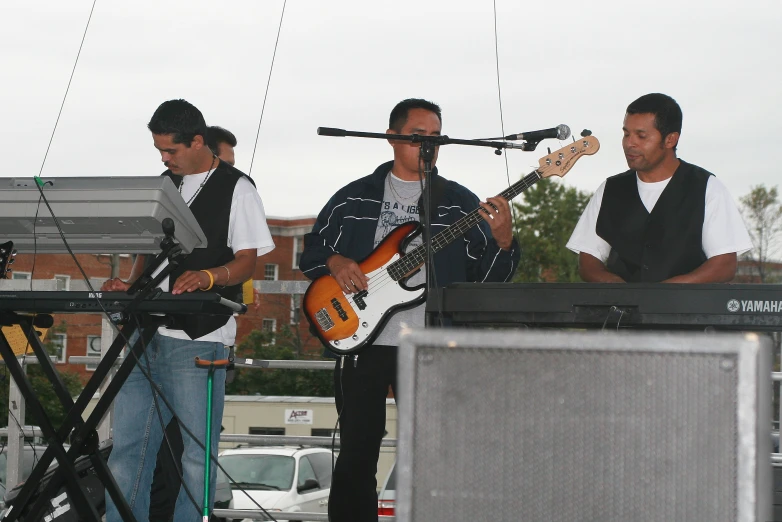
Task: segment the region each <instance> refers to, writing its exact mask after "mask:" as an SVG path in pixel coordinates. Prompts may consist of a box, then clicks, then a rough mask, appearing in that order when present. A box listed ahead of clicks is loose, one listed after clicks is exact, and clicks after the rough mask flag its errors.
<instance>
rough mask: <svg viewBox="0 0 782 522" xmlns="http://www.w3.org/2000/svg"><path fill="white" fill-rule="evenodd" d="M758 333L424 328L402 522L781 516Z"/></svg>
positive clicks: (413, 388)
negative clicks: (774, 496)
mask: <svg viewBox="0 0 782 522" xmlns="http://www.w3.org/2000/svg"><path fill="white" fill-rule="evenodd" d="M770 361H771V350H770V345H769V343H768V340H767V339H765V338H762V337H759V336H758V335H756V334H706V333H702V334H692V333H689V334H686V333H660V332H656V333H650V332H627V333H617V332H610V333H603V332H565V331H542V330H526V331H487V330H480V331H476V330H472V331H470V330H427V331H424V330H418V331H408V332H405V333H403V335H402V342H401V345H400V350H399V393H398V397H397V401H398V404H399V449H398V452H399V453H398V461H397V473H398V490H397V500H398V506H397V517H398V518H397V520H400V521H402V522H413V521H414V522H434V521H444V522H445V521H448V522H455V521H456V522H458V521H470V522H474V521H534V522H537V521H546V522H550V521H562V522H572V521H586V520H590V521H591V520H596V521H617V522H619V521H621V522H628V521H665V522H670V521H679V520H681V521H708V522H718V521H765V520H771V514H770V513H771V464H770V451H771V447H770V438H771V436H770V430H771V405H770V401H771V375H770V372H771V366H770Z"/></svg>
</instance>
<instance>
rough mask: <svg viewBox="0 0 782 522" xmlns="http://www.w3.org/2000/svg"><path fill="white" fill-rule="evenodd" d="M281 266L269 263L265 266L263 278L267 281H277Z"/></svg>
mask: <svg viewBox="0 0 782 522" xmlns="http://www.w3.org/2000/svg"><path fill="white" fill-rule="evenodd" d="M279 268H280V267H279V266H278V265H275V264H272V263H267V264H266V266H265V267H264V268H263V279H264V280H266V281H276V280H277V278H278V277H279Z"/></svg>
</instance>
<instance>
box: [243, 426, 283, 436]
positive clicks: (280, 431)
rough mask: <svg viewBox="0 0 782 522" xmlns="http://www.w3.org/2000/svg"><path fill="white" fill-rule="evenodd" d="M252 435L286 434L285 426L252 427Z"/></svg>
mask: <svg viewBox="0 0 782 522" xmlns="http://www.w3.org/2000/svg"><path fill="white" fill-rule="evenodd" d="M250 435H285V428H250Z"/></svg>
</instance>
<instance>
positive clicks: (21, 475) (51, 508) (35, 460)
mask: <svg viewBox="0 0 782 522" xmlns="http://www.w3.org/2000/svg"><path fill="white" fill-rule="evenodd" d="M22 367H24V366H22ZM8 415H10V416H11V418H12V419H13V420H14V423H15V424H16V425H17V426H18V427H19V431H20V432H21V433H22V467H24V442H26V440H25V437H24V426H22V424H21V423H20V422H19V419H17V418H16V415H14V413H13V412H12V411H11V408H10V407H9V408H8ZM33 438H35V434H34V433H33ZM28 444H29V445H30V449H32V450H33V467H35V465H36V464H38V454H37V452H36V451H35V444H34V443H32V442H28ZM3 447H5V444H3ZM0 451H1V450H0ZM7 462H8V457H7V456H6V463H7ZM19 478H20V479H21V482H19V484H22V483H24V482H25V478H24V471H23V470H22V469H21V468H20V469H19ZM5 479H6V483H7V482H8V477H6V478H5ZM19 484H14V485H13V486H11V484H10V483H7V484H6V493H8V492H9V491H10V490H11V489H13V488H15V487H16V486H18V485H19ZM46 509H47V511H48V514H49V515H50V516H52V517H53V516H54V506H53V505H52V504H51V502H49V503H47V504H46Z"/></svg>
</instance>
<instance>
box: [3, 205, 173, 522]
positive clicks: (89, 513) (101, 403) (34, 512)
mask: <svg viewBox="0 0 782 522" xmlns="http://www.w3.org/2000/svg"><path fill="white" fill-rule="evenodd" d="M163 231H164V233H165V236H166V237H165V239H163V240H162V241H161V243H160V248H161V250H162V251H161V252H160V253H159V254H158V255H157V256H156V257H155V259H154V260H153V261H152V262H151V263H149V264H148V266H147V267H146V269H145V270H144V273H143V274H142V275H141V276H140V277H139V279H138V281H137V282H136V283H134V285H132V286H131V288H130V289H129V290H128V293H130V294H133V301H131V302H130V303H129V304H128V306H127V307H126V308H125V310H123V312H121V313H119V314H112V321H113V322H114V323H115V324H122V328H121V330H120V334H119V335H118V336H117V337H116V339H114V342H113V343H112V344H111V347H110V348H109V350H108V352H107V353H106V356H105V357H104V358H103V359H101V361H100V363H99V364H98V367H97V368H96V369H95V372H94V373H93V375H92V376H91V377H90V379H89V380H88V381H87V384H86V385H85V387H84V390H83V391H82V392H81V394H79V397H78V398H77V399H76V402H75V403H74V402H73V399H72V398H71V396H70V394H69V393H68V390H67V388H66V387H65V384H64V383H63V381H62V379H61V377H60V374H59V373H58V372H57V370H56V369H55V368H54V365H53V364H52V361H51V359H49V354H48V353H47V352H46V348H45V347H44V346H43V344H42V343H41V340H40V339H39V338H38V335H37V334H36V332H35V330H34V328H33V322H34V321H36V320H37V321H41V320H42V319H36V318H42V315H40V314H39V315H37V316H25V315H20V314H17V313H14V312H0V325H14V324H18V325H19V326H21V328H22V330H23V331H24V332H25V335H26V337H27V340H28V342H29V343H30V346H31V347H32V349H33V352H34V353H35V356H36V357H37V358H38V361H39V363H40V365H41V368H42V370H43V372H44V375H45V376H46V377H47V379H48V380H49V381H50V382H51V383H52V386H53V387H54V391H55V393H56V394H57V397H58V399H59V401H60V403H61V404H62V406H63V408H64V409H65V410H66V411H67V412H68V414H67V416H66V418H65V421H64V422H63V423H62V425H61V426H60V428H59V429H55V428H54V426H53V425H52V423H51V421H50V420H49V418H48V417H47V415H46V413H45V410H44V409H43V406H42V405H41V403H40V401H39V400H38V398H37V397H36V396H35V393H34V392H33V389H32V386H31V384H30V381H29V380H28V379H27V376H26V375H25V373H24V371H23V370H22V367H21V365H20V364H19V361H18V360H17V359H16V355H15V354H14V353H13V350H12V349H11V346H10V344H9V343H8V341H7V339H6V338H5V335H4V334H2V331H0V355H1V356H2V357H3V359H4V360H5V361H6V365H7V366H8V370H9V371H10V372H11V376H12V377H13V379H14V381H16V383H17V386H18V387H19V390H20V391H21V393H22V395H23V396H24V398H25V400H26V401H27V405H28V408H30V412H31V413H32V415H33V416H34V417H35V418H36V420H37V421H38V423H39V424H40V427H41V430H42V431H43V434H44V437H45V438H46V441H47V443H48V448H47V449H46V451H44V453H43V455H42V456H41V458H40V460H39V461H38V463H37V464H36V465H35V467H34V468H33V471H32V473H31V474H30V476H29V477H28V479H27V480H26V482H25V484H24V486H23V487H22V489H21V491H20V492H19V494H18V495H17V496H16V498H15V499H14V500H13V506H12V507H11V508H6V509H5V510H4V511H3V512H2V513H0V520H2V521H3V522H5V521H10V522H13V521H16V520H41V519H42V518H43V516H44V514H45V513H47V512H51V511H52V510H53V509H55V510H56V509H57V506H54V505H53V503H52V499H53V498H54V496H55V494H56V493H57V491H58V490H59V488H60V487H61V486H62V485H63V484H65V488H66V490H67V492H68V496H69V498H68V502H69V504H70V506H71V507H72V508H74V509H75V510H76V512H77V513H78V514H79V517H80V519H81V520H83V521H84V522H101V517H100V516H99V515H98V513H97V510H96V507H95V506H93V505H92V503H91V502H90V501H89V499H88V496H87V493H86V492H85V490H84V488H82V487H81V485H80V483H79V477H78V474H77V472H76V469H75V468H74V462H75V461H76V459H77V458H78V457H80V456H81V455H89V456H90V460H91V462H92V464H93V466H94V467H95V472H96V473H97V474H98V477H99V478H100V479H101V481H102V482H103V484H104V486H105V488H106V491H107V492H108V494H109V495H110V496H111V498H112V500H113V501H114V504H115V505H116V506H117V509H118V511H119V514H120V516H121V517H122V520H124V521H125V522H137V521H136V518H135V517H134V516H133V513H132V512H131V510H130V507H129V506H128V503H127V501H126V500H125V498H124V497H123V495H122V493H121V492H120V491H119V488H118V486H117V483H116V481H115V480H114V477H113V476H112V475H111V472H110V471H109V468H108V464H107V463H106V461H105V460H103V458H102V457H101V455H100V452H99V451H98V443H99V440H98V432H97V427H98V424H99V423H100V420H101V419H102V418H103V416H104V415H105V414H106V412H107V411H108V410H109V408H110V407H111V404H112V402H113V401H114V398H115V397H116V396H117V394H118V393H119V390H120V388H121V387H122V385H123V384H124V383H125V381H126V380H127V378H128V376H129V375H130V372H131V371H132V370H133V367H134V366H135V364H136V360H137V359H138V360H140V359H141V356H142V355H143V354H144V350H145V349H146V347H147V346H148V345H149V343H150V342H151V341H152V338H153V337H154V336H155V334H156V333H157V330H158V328H159V327H160V326H162V325H165V324H167V323H168V322H169V319H168V318H167V317H165V316H158V315H152V314H150V313H148V312H142V313H139V312H136V308H137V307H138V305H139V303H141V301H142V300H143V299H144V298H145V297H146V296H147V295H149V294H150V293H151V292H153V291H154V290H155V289H156V287H157V285H158V284H159V283H160V282H161V281H162V280H163V279H165V278H166V277H168V275H169V274H170V273H171V272H173V271H174V270H175V269H176V267H177V266H178V265H179V263H180V262H181V260H182V258H183V254H182V249H181V247H180V246H179V244H178V243H176V242H175V241H174V223H173V221H172V220H171V219H168V218H167V219H164V220H163ZM165 259H168V265H167V266H166V267H165V268H164V269H163V270H161V272H160V273H159V274H157V275H156V276H155V277H152V273H153V272H154V271H155V270H156V269H157V268H158V267H159V266H160V265H161V263H162V262H163V261H164V260H165ZM47 317H48V318H49V320H48V321H49V322H51V316H47ZM137 325H139V326H141V335H140V336H139V337H138V339H137V340H136V342H135V343H134V344H133V347H132V348H131V354H128V356H127V357H126V358H125V360H124V361H123V362H122V364H121V365H120V367H119V369H118V370H117V373H116V374H115V376H114V378H113V379H112V380H111V383H109V385H108V387H107V388H106V389H105V390H104V392H103V394H102V395H101V397H100V399H99V400H98V403H97V404H96V406H95V409H94V410H93V411H92V413H90V415H89V417H88V418H87V420H86V421H84V420H82V414H83V413H84V410H85V409H86V408H87V406H88V405H89V402H90V400H91V399H92V397H93V396H94V395H95V393H96V392H98V391H99V389H100V385H101V383H102V382H103V380H104V379H105V378H106V377H107V376H108V375H109V373H110V372H111V371H112V366H113V365H114V362H115V361H116V360H117V358H118V357H119V356H120V355H121V354H122V351H123V349H124V347H125V344H126V340H130V338H131V336H132V335H133V334H134V333H135V332H136V330H137ZM72 431H73V433H71V432H72ZM68 434H71V447H70V449H69V450H68V451H67V452H66V451H65V449H64V448H63V441H64V440H65V439H66V438H67V437H68ZM54 459H57V462H58V463H59V466H58V468H57V470H56V472H55V473H54V475H53V476H52V477H51V479H50V480H49V482H48V483H47V484H46V486H45V487H44V489H43V491H42V492H41V494H40V495H39V496H38V498H37V499H36V500H35V502H34V503H33V505H32V507H31V508H30V510H29V512H27V513H23V511H24V509H25V508H26V507H27V505H28V504H29V503H30V501H31V499H32V497H33V496H34V495H35V492H36V490H37V489H38V488H39V485H40V481H41V479H42V478H43V475H44V474H45V473H46V470H47V468H48V467H49V464H51V462H52V461H53V460H54Z"/></svg>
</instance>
